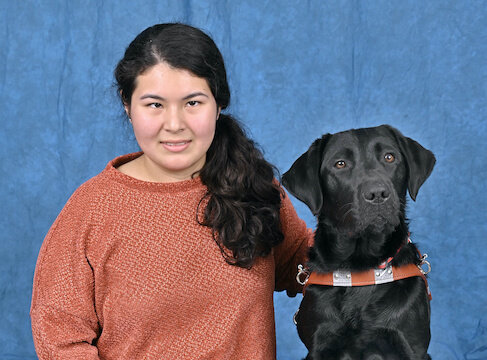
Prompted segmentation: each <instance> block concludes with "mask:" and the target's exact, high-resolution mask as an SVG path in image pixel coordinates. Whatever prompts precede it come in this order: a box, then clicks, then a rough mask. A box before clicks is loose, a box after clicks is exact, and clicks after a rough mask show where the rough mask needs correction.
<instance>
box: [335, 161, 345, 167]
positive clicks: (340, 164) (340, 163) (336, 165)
mask: <svg viewBox="0 0 487 360" xmlns="http://www.w3.org/2000/svg"><path fill="white" fill-rule="evenodd" d="M345 166H347V164H346V163H345V161H343V160H338V161H337V162H336V163H335V167H336V168H337V169H343V168H344V167H345Z"/></svg>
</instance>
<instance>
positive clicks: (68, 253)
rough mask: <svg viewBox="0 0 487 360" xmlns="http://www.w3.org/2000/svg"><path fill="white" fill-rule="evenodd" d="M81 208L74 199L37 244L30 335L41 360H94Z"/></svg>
mask: <svg viewBox="0 0 487 360" xmlns="http://www.w3.org/2000/svg"><path fill="white" fill-rule="evenodd" d="M88 222H89V214H88V211H87V206H86V205H85V204H84V203H83V202H82V201H80V196H79V194H77V193H75V194H74V195H73V196H72V197H71V199H70V200H69V201H68V203H67V204H66V206H65V207H64V209H63V210H62V211H61V213H60V214H59V216H58V218H57V219H56V221H55V222H54V224H53V226H52V227H51V229H50V230H49V233H48V234H47V236H46V238H45V240H44V243H43V244H42V247H41V250H40V253H39V257H38V259H37V265H36V270H35V274H34V285H33V294H32V306H31V321H32V334H33V337H34V344H35V347H36V351H37V355H38V357H39V359H40V360H43V359H83V360H86V359H99V357H98V349H97V348H96V345H95V342H96V339H97V337H98V336H99V333H100V327H99V325H98V318H97V315H96V312H95V307H94V291H95V288H94V286H95V283H94V276H93V270H92V268H91V266H90V264H89V261H88V259H87V257H86V252H85V243H86V239H87V237H88V235H89V228H90V227H89V225H88Z"/></svg>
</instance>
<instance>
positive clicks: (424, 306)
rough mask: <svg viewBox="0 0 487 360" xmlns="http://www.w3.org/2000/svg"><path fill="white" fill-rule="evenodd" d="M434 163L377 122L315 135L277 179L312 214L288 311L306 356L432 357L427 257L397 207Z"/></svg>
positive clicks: (427, 154)
mask: <svg viewBox="0 0 487 360" xmlns="http://www.w3.org/2000/svg"><path fill="white" fill-rule="evenodd" d="M434 165H435V157H434V155H433V153H432V152H430V151H429V150H427V149H425V148H424V147H422V146H421V145H420V144H419V143H417V142H416V141H414V140H412V139H410V138H408V137H405V136H403V135H402V134H401V133H400V132H399V131H398V130H397V129H395V128H393V127H391V126H388V125H382V126H379V127H373V128H362V129H354V130H349V131H344V132H340V133H337V134H326V135H323V136H322V137H321V138H320V139H317V140H316V141H315V142H314V143H313V144H312V145H311V147H310V148H309V150H308V151H307V152H306V153H304V154H303V155H301V157H299V158H298V159H297V160H296V162H295V163H294V164H293V165H292V167H291V168H290V169H289V170H288V171H287V172H286V173H285V174H284V175H283V178H282V181H283V184H284V186H285V187H286V188H287V189H288V190H289V192H290V193H291V194H293V195H294V196H295V197H297V198H298V199H299V200H301V201H303V202H304V203H306V204H307V205H308V206H309V208H310V209H311V211H312V212H313V214H314V215H315V216H316V217H317V220H318V225H317V229H316V234H315V242H314V246H313V247H312V248H311V250H310V254H309V261H308V263H307V269H306V275H309V274H310V273H311V275H309V277H307V278H306V280H305V281H307V284H306V286H307V287H306V291H305V292H303V293H304V297H303V300H302V302H301V305H300V308H299V310H298V312H297V313H296V315H295V322H296V324H297V327H298V333H299V336H300V338H301V340H302V341H303V343H304V344H305V345H306V347H307V348H308V351H309V353H308V356H307V357H306V359H307V360H315V359H354V360H359V359H360V360H361V359H367V360H372V359H374V360H379V359H401V360H402V359H414V360H419V359H421V360H422V359H430V356H429V355H428V354H427V350H428V346H429V342H430V326H429V324H430V305H429V300H430V299H429V298H428V297H429V289H428V288H427V283H426V278H425V277H424V275H423V274H424V273H425V271H424V270H423V269H422V264H424V263H427V262H426V261H424V257H422V256H421V254H419V251H418V249H417V248H416V246H415V245H414V244H413V243H412V242H411V241H410V240H409V230H408V222H407V219H406V213H405V210H406V193H407V191H408V190H409V195H410V196H411V198H412V199H413V200H416V195H417V194H418V190H419V188H420V187H421V185H422V184H423V183H424V181H425V180H426V179H427V178H428V177H429V175H430V174H431V172H432V170H433V167H434ZM428 265H429V264H428ZM415 269H416V271H415ZM396 273H397V277H398V279H396ZM399 273H403V274H402V275H404V273H406V275H407V276H403V277H401V276H400V274H399ZM300 275H301V274H300ZM298 276H299V275H298ZM313 276H315V279H316V277H318V278H319V277H320V276H322V277H323V279H325V278H326V279H328V280H327V281H328V283H327V282H326V281H323V282H320V281H311V280H312V278H313ZM364 278H367V279H365V280H364ZM330 279H331V280H330ZM330 281H331V283H330ZM355 285H359V286H355Z"/></svg>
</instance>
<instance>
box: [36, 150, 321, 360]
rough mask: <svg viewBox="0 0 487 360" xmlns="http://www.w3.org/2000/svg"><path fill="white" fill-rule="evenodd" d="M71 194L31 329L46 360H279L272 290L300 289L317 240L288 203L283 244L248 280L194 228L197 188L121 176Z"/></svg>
mask: <svg viewBox="0 0 487 360" xmlns="http://www.w3.org/2000/svg"><path fill="white" fill-rule="evenodd" d="M137 155H138V154H131V155H125V156H122V157H119V158H117V159H115V160H113V161H112V162H110V163H109V164H108V166H107V167H106V169H105V170H104V171H103V172H102V173H100V174H99V175H97V176H95V177H94V178H92V179H91V180H89V181H88V182H86V183H85V184H83V185H82V186H81V187H79V188H78V189H77V190H76V192H75V193H74V194H73V195H72V196H71V198H70V199H69V201H68V202H67V204H66V205H65V207H64V209H63V210H62V212H61V213H60V214H59V216H58V218H57V219H56V221H55V222H54V224H53V226H52V227H51V229H50V231H49V233H48V234H47V236H46V238H45V240H44V243H43V245H42V248H41V251H40V254H39V258H38V260H37V266H36V272H35V277H34V289H33V300H32V308H31V318H32V330H33V336H34V342H35V346H36V350H37V353H38V356H39V359H41V360H43V359H70V360H71V359H83V360H88V359H131V360H136V359H239V360H243V359H249V360H270V359H275V356H276V355H275V326H274V308H273V291H274V290H284V289H286V290H288V291H290V292H291V293H293V292H297V291H300V289H299V287H297V284H296V281H295V274H296V267H297V264H298V263H301V262H303V261H304V258H305V254H306V250H307V247H308V242H309V241H310V239H311V237H312V233H311V231H310V230H308V229H307V228H306V225H305V223H304V222H303V221H302V220H300V219H299V218H298V217H297V215H296V212H295V210H294V208H293V206H292V204H291V202H290V200H289V198H288V197H286V198H284V200H283V204H282V209H281V222H282V230H283V232H284V234H285V240H284V242H283V243H282V244H280V245H279V246H277V247H276V248H274V250H273V252H272V254H271V255H269V256H267V257H266V258H259V259H258V261H257V262H256V264H255V265H254V266H253V267H252V269H251V270H247V269H242V268H240V267H235V266H231V265H228V264H227V263H226V262H225V260H224V259H223V257H222V255H221V253H220V250H219V248H218V246H217V245H216V243H215V242H214V240H213V239H212V236H211V230H210V229H209V228H207V227H204V226H201V225H199V224H198V222H197V221H196V209H197V206H198V202H199V201H200V199H201V198H202V196H203V195H204V194H205V192H206V187H205V186H204V185H203V184H202V182H201V180H200V179H198V178H197V179H193V180H187V181H182V182H178V183H149V182H144V181H139V180H136V179H134V178H131V177H129V176H126V175H124V174H122V173H120V172H119V171H118V170H116V167H118V166H120V165H121V164H123V163H125V162H127V161H129V160H131V159H133V158H134V157H135V156H137Z"/></svg>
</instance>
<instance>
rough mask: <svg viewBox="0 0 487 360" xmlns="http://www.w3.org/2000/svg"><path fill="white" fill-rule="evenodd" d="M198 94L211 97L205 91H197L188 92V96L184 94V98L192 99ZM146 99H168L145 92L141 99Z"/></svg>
mask: <svg viewBox="0 0 487 360" xmlns="http://www.w3.org/2000/svg"><path fill="white" fill-rule="evenodd" d="M196 96H204V97H209V96H208V95H206V94H205V93H204V92H201V91H196V92H194V93H191V94H188V95H186V96H184V97H183V98H182V100H188V99H191V98H194V97H196ZM144 99H156V100H160V101H164V100H166V99H165V98H163V97H162V96H159V95H156V94H144V95H142V96H141V97H140V100H144Z"/></svg>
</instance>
